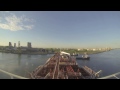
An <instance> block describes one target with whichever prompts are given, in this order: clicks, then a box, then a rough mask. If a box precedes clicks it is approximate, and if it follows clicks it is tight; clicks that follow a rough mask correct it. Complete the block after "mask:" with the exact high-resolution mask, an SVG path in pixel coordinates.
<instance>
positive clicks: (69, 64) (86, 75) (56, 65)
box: [30, 53, 95, 79]
mask: <svg viewBox="0 0 120 90" xmlns="http://www.w3.org/2000/svg"><path fill="white" fill-rule="evenodd" d="M94 75H95V72H94V71H93V70H92V69H90V68H88V67H87V66H83V67H79V66H78V64H77V62H76V59H75V58H74V57H72V56H70V55H67V54H61V53H56V54H55V55H53V56H52V57H51V58H49V59H48V61H47V62H46V63H45V64H44V65H43V66H39V67H38V68H36V69H35V70H34V71H33V72H32V73H31V74H30V78H32V79H91V78H95V76H94Z"/></svg>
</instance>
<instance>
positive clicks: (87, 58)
mask: <svg viewBox="0 0 120 90" xmlns="http://www.w3.org/2000/svg"><path fill="white" fill-rule="evenodd" d="M76 59H77V60H90V57H76Z"/></svg>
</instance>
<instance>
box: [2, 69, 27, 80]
mask: <svg viewBox="0 0 120 90" xmlns="http://www.w3.org/2000/svg"><path fill="white" fill-rule="evenodd" d="M0 72H2V73H4V74H7V75H9V76H10V77H11V79H14V77H15V78H18V79H29V78H26V77H22V76H19V75H16V74H12V73H10V72H7V71H4V70H2V69H0Z"/></svg>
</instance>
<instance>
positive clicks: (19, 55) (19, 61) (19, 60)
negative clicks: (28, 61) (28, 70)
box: [18, 54, 21, 66]
mask: <svg viewBox="0 0 120 90" xmlns="http://www.w3.org/2000/svg"><path fill="white" fill-rule="evenodd" d="M20 64H21V54H18V65H19V66H20Z"/></svg>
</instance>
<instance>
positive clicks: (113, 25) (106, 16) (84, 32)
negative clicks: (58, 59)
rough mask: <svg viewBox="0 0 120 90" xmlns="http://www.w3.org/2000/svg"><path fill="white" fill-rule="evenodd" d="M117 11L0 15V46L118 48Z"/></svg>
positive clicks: (118, 14) (119, 26)
mask: <svg viewBox="0 0 120 90" xmlns="http://www.w3.org/2000/svg"><path fill="white" fill-rule="evenodd" d="M119 33H120V12H119V11H0V45H1V46H8V44H9V42H11V43H12V45H14V43H16V46H18V45H17V44H18V41H20V45H21V46H27V42H31V44H32V46H33V47H43V48H99V47H100V48H105V47H111V48H119V47H120V42H119V41H120V40H119V39H120V35H119Z"/></svg>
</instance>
